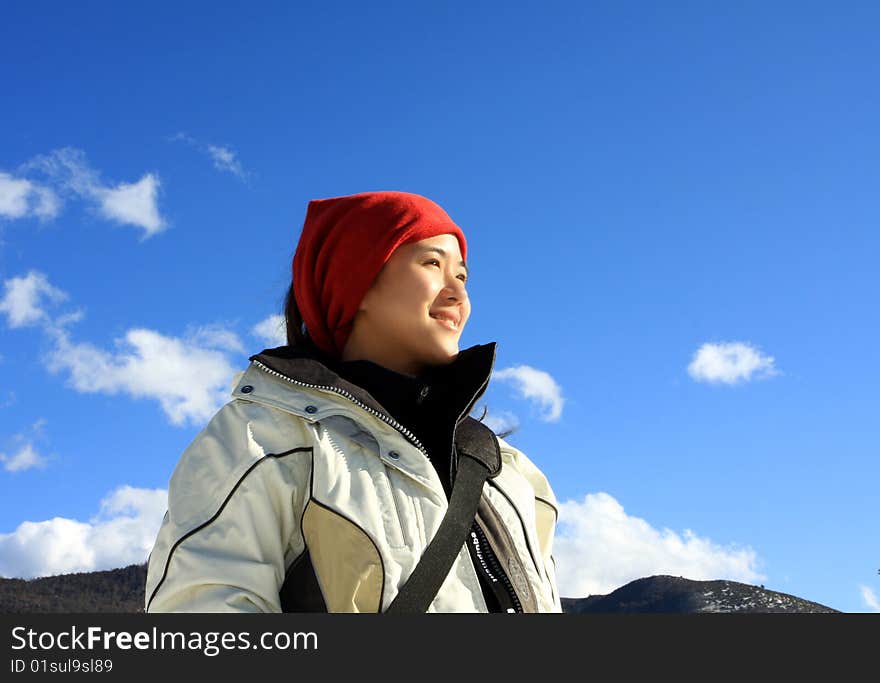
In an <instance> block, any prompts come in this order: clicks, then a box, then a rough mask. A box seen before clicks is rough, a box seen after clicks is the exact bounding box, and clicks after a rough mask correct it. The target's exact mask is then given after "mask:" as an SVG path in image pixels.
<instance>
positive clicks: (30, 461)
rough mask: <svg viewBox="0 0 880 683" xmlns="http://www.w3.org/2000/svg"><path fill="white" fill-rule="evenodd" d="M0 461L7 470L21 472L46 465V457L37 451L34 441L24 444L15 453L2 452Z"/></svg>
mask: <svg viewBox="0 0 880 683" xmlns="http://www.w3.org/2000/svg"><path fill="white" fill-rule="evenodd" d="M0 462H2V463H3V469H4V470H6V471H7V472H21V471H23V470H29V469H33V468H35V467H45V466H46V458H45V457H44V456H42V455H40V454H39V453H38V452H37V450H36V449H35V448H34V445H33V444H32V443H26V444H24V445H23V446H22V447H21V448H19V449H18V451H16V452H15V453H14V454H13V455H6V454H5V453H0Z"/></svg>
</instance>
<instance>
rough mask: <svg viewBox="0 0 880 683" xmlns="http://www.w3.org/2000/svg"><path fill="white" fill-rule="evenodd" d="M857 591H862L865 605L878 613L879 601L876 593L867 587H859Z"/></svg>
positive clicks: (879, 609)
mask: <svg viewBox="0 0 880 683" xmlns="http://www.w3.org/2000/svg"><path fill="white" fill-rule="evenodd" d="M859 589H860V590H861V591H862V600H864V601H865V605H866V606H867V607H868V608H869V609H872V610H873V611H875V612H880V600H878V599H877V595H876V593H874V591H873V590H871V589H870V588H869V587H868V586H859Z"/></svg>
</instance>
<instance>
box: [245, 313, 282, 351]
mask: <svg viewBox="0 0 880 683" xmlns="http://www.w3.org/2000/svg"><path fill="white" fill-rule="evenodd" d="M251 334H253V335H254V336H255V337H259V338H260V339H262V340H263V341H264V342H266V344H268V345H269V346H270V347H273V348H274V347H276V346H285V345H286V344H287V325H286V323H285V321H284V316H283V315H277V314H275V315H270V316H269V317H268V318H264V319H263V320H261V321H260V322H258V323H257V324H256V325H254V326H253V327H252V328H251Z"/></svg>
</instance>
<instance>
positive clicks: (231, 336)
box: [185, 325, 244, 353]
mask: <svg viewBox="0 0 880 683" xmlns="http://www.w3.org/2000/svg"><path fill="white" fill-rule="evenodd" d="M185 336H186V338H187V339H188V340H189V342H190V343H191V344H193V345H195V346H206V347H208V348H211V349H224V350H226V351H236V352H238V353H244V346H243V345H242V343H241V340H240V339H239V338H238V335H237V334H235V332H233V331H231V330H228V329H226V328H225V327H223V326H222V325H195V326H193V325H191V326H189V327H188V328H187V331H186V335H185Z"/></svg>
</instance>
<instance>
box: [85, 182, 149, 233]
mask: <svg viewBox="0 0 880 683" xmlns="http://www.w3.org/2000/svg"><path fill="white" fill-rule="evenodd" d="M158 194H159V178H158V177H157V176H155V175H153V174H152V173H148V174H147V175H145V176H144V177H143V178H141V179H140V180H138V181H137V182H136V183H121V184H119V185H117V186H116V187H114V188H101V189H100V190H99V191H98V192H97V195H96V196H97V197H98V198H99V200H100V210H101V213H102V214H104V216H106V217H107V218H110V219H112V220H115V221H117V222H119V223H124V224H126V223H127V224H130V225H137V226H139V227H141V228H143V229H144V230H145V231H146V232H145V233H144V237H151V236H152V235H155V234H156V233H157V232H161V231H162V230H163V229H164V228H165V221H164V220H162V217H161V216H160V215H159V206H158Z"/></svg>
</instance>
